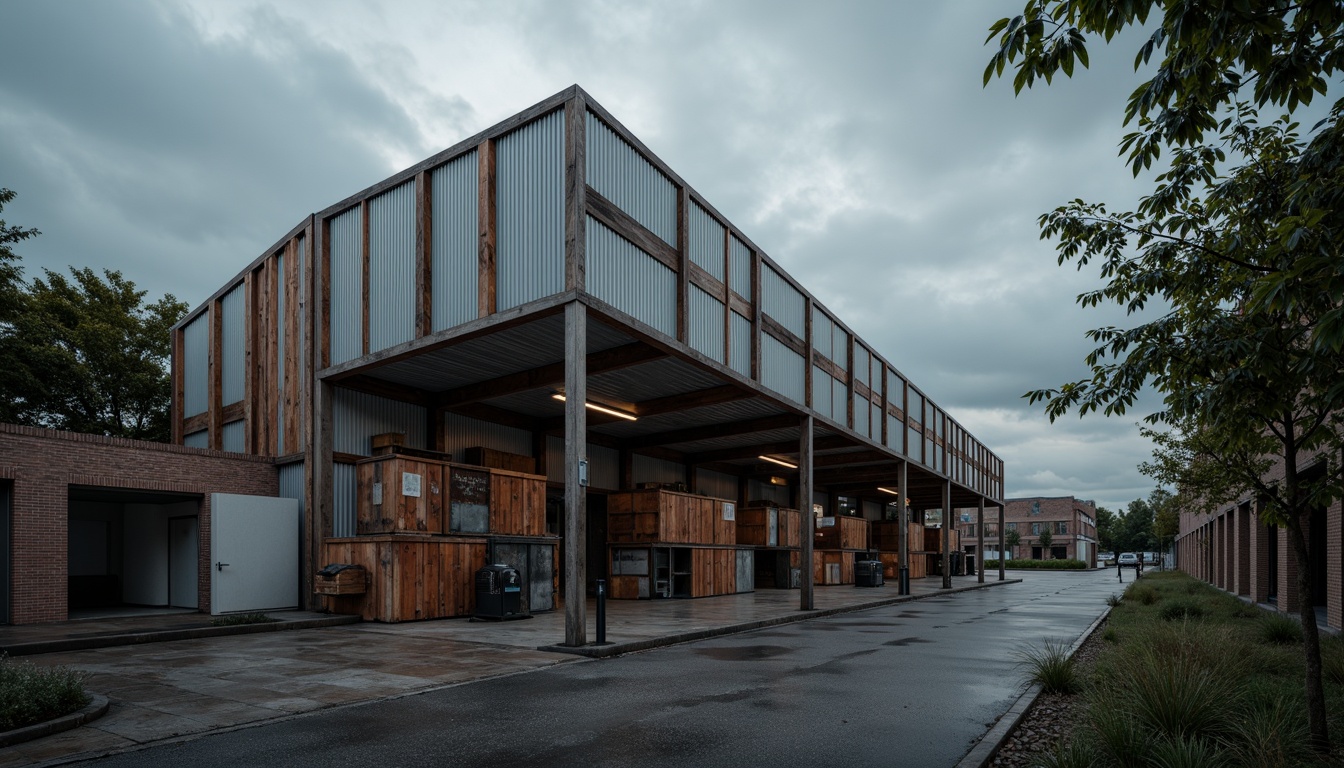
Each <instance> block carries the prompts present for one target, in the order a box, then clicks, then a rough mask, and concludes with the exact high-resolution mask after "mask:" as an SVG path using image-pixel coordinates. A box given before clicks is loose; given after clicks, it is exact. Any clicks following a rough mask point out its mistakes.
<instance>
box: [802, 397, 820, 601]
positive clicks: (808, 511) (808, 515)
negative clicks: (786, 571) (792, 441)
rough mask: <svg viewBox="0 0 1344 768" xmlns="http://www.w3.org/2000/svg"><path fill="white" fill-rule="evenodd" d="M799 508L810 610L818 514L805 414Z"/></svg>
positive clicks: (804, 583)
mask: <svg viewBox="0 0 1344 768" xmlns="http://www.w3.org/2000/svg"><path fill="white" fill-rule="evenodd" d="M798 426H799V429H798V432H799V434H798V496H799V498H798V509H799V510H801V515H802V524H803V525H802V528H803V530H802V532H801V537H802V542H801V543H802V545H803V546H802V549H803V551H802V553H801V554H802V569H803V572H802V574H801V575H802V583H801V584H800V585H799V586H800V590H799V596H798V600H799V604H798V607H799V609H800V610H804V611H810V610H812V608H813V607H814V606H813V594H812V592H813V568H812V536H813V528H814V526H815V523H816V516H815V515H813V514H812V451H813V449H814V447H815V440H814V439H813V436H812V427H813V425H812V417H811V416H810V415H809V416H804V417H803V418H802V420H801V422H800V424H799V425H798Z"/></svg>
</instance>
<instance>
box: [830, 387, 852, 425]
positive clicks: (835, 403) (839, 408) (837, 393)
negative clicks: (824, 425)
mask: <svg viewBox="0 0 1344 768" xmlns="http://www.w3.org/2000/svg"><path fill="white" fill-rule="evenodd" d="M848 400H849V387H847V386H845V383H844V382H842V381H840V380H839V379H835V378H832V379H831V413H832V414H834V416H833V418H834V419H835V421H838V422H839V423H841V424H846V425H847V424H848V423H849V403H848Z"/></svg>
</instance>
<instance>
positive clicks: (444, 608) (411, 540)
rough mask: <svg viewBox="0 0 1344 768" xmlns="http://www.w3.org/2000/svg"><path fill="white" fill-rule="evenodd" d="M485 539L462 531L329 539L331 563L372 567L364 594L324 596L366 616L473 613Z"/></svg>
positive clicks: (338, 607)
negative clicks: (477, 574)
mask: <svg viewBox="0 0 1344 768" xmlns="http://www.w3.org/2000/svg"><path fill="white" fill-rule="evenodd" d="M485 552H486V541H485V539H477V538H465V537H458V536H405V535H403V536H394V535H381V536H356V537H353V538H340V539H327V540H326V541H324V542H323V545H322V553H323V562H324V564H325V563H350V564H352V565H360V566H363V567H364V569H365V570H367V571H368V573H369V584H368V591H367V592H366V593H365V594H363V595H338V596H329V597H324V600H325V601H326V603H327V607H328V608H329V609H330V610H331V611H332V612H333V613H344V614H357V615H360V616H362V617H363V618H364V620H365V621H383V622H389V623H395V622H399V621H416V620H419V619H441V618H448V617H452V616H470V615H471V614H472V613H473V612H474V611H475V609H476V592H475V576H476V571H477V570H479V569H480V568H481V567H482V566H484V565H485Z"/></svg>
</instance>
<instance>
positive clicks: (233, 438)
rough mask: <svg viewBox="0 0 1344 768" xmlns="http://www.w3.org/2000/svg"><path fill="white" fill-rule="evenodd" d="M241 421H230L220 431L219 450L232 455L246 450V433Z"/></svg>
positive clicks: (244, 424) (243, 423)
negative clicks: (229, 452)
mask: <svg viewBox="0 0 1344 768" xmlns="http://www.w3.org/2000/svg"><path fill="white" fill-rule="evenodd" d="M245 426H246V423H245V422H243V421H230V422H229V423H228V424H225V425H224V428H223V429H221V430H220V433H219V434H220V448H222V449H224V450H226V451H232V452H234V453H243V452H244V451H246V450H247V432H246V430H245V429H244V427H245Z"/></svg>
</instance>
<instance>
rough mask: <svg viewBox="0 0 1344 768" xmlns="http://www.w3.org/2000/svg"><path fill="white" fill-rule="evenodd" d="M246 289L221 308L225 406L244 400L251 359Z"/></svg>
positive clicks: (227, 297) (235, 292) (228, 298)
mask: <svg viewBox="0 0 1344 768" xmlns="http://www.w3.org/2000/svg"><path fill="white" fill-rule="evenodd" d="M245 295H246V294H245V293H244V291H243V285H242V284H241V283H240V284H239V285H238V286H237V287H236V288H234V289H233V290H231V291H229V292H228V293H226V294H224V297H223V298H222V299H220V300H219V308H220V310H221V311H220V355H221V356H222V357H223V360H220V361H219V364H220V366H221V368H220V394H221V396H222V398H223V404H224V405H232V404H233V403H236V402H238V401H239V400H242V399H243V380H244V374H245V373H246V367H247V362H246V361H247V358H246V349H245V347H244V346H243V339H244V338H246V336H247V333H246V329H247V326H246V318H244V317H243V310H244V305H243V297H244V296H245Z"/></svg>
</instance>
